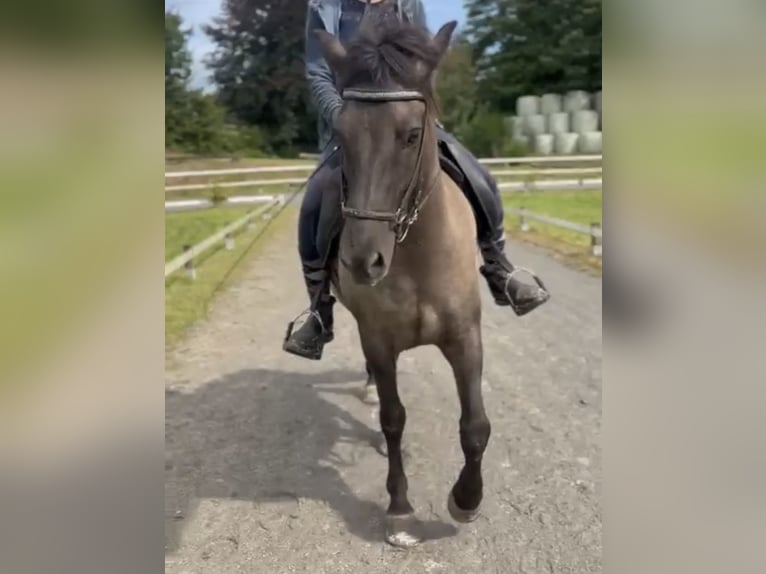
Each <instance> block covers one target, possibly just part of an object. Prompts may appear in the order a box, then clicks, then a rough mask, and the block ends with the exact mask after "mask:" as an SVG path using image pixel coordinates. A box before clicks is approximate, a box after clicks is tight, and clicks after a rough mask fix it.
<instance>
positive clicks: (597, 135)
mask: <svg viewBox="0 0 766 574" xmlns="http://www.w3.org/2000/svg"><path fill="white" fill-rule="evenodd" d="M577 147H578V149H579V150H580V153H587V154H594V153H601V151H602V150H601V148H602V134H601V132H586V133H582V134H580V138H579V140H578V143H577Z"/></svg>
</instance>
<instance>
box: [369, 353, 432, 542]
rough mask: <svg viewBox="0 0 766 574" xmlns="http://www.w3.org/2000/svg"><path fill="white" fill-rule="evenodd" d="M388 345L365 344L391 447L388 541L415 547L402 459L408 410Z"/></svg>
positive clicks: (383, 428) (412, 513) (412, 515)
mask: <svg viewBox="0 0 766 574" xmlns="http://www.w3.org/2000/svg"><path fill="white" fill-rule="evenodd" d="M384 348H385V346H383V345H381V346H377V345H373V344H369V343H368V344H366V345H364V353H365V357H366V359H367V365H368V368H369V372H370V373H371V375H372V378H373V379H374V380H375V384H376V386H377V394H378V396H379V397H380V426H381V428H382V430H383V434H384V435H385V437H386V446H387V449H388V478H387V479H386V489H387V490H388V494H389V495H390V497H391V501H390V504H389V506H388V510H387V511H386V540H387V541H388V542H389V543H390V544H393V545H394V546H414V545H415V544H417V543H418V542H420V539H419V537H418V536H416V535H415V533H414V532H413V526H414V525H415V519H414V511H413V509H412V505H411V504H410V501H409V500H408V499H407V477H406V475H405V474H404V464H403V462H402V435H403V434H404V424H405V422H406V420H407V412H406V410H405V409H404V405H403V404H402V402H401V400H400V399H399V392H398V390H397V384H396V360H397V357H396V356H395V355H392V354H391V353H390V352H388V351H386V350H383V349H384Z"/></svg>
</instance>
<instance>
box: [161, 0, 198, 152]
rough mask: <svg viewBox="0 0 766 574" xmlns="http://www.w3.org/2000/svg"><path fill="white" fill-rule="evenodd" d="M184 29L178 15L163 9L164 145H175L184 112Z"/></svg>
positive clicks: (187, 68) (187, 70) (187, 62)
mask: <svg viewBox="0 0 766 574" xmlns="http://www.w3.org/2000/svg"><path fill="white" fill-rule="evenodd" d="M188 35H189V31H188V30H184V29H183V28H182V21H181V17H180V16H179V15H178V14H176V13H174V12H165V145H166V146H168V147H173V146H178V145H179V144H180V143H181V140H182V134H181V132H182V131H183V124H184V121H185V120H184V118H185V117H186V114H187V113H188V104H189V101H188V82H189V77H190V76H191V62H192V59H191V54H190V53H189V50H188V48H187V46H186V42H187V38H188Z"/></svg>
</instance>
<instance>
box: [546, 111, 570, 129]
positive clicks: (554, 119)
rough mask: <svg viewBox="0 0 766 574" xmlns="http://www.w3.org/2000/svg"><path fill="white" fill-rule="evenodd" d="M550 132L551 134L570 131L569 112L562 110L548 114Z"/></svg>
mask: <svg viewBox="0 0 766 574" xmlns="http://www.w3.org/2000/svg"><path fill="white" fill-rule="evenodd" d="M546 117H547V118H548V132H547V133H549V134H564V133H567V132H568V131H569V114H568V113H566V112H561V113H557V114H548V116H546Z"/></svg>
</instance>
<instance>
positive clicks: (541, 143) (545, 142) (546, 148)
mask: <svg viewBox="0 0 766 574" xmlns="http://www.w3.org/2000/svg"><path fill="white" fill-rule="evenodd" d="M535 153H536V154H538V155H551V154H552V153H553V136H552V135H550V134H540V135H538V136H535Z"/></svg>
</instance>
